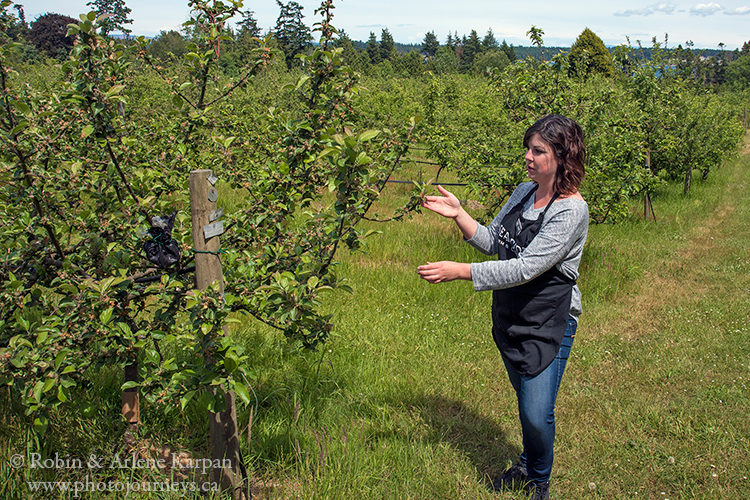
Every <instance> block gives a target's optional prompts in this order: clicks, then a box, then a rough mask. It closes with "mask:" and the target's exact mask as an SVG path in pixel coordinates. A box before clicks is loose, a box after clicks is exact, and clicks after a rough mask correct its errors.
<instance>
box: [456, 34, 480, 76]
mask: <svg viewBox="0 0 750 500" xmlns="http://www.w3.org/2000/svg"><path fill="white" fill-rule="evenodd" d="M481 51H482V44H481V42H480V41H479V35H477V32H476V30H471V33H470V34H469V37H468V38H467V39H466V42H465V43H464V44H463V52H462V54H461V68H462V69H463V71H468V69H469V68H471V66H472V65H473V64H474V59H475V58H476V56H477V55H478V54H479V53H480V52H481Z"/></svg>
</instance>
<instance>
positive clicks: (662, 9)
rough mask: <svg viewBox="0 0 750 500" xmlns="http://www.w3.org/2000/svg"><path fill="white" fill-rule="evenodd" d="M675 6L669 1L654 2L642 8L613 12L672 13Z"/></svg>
mask: <svg viewBox="0 0 750 500" xmlns="http://www.w3.org/2000/svg"><path fill="white" fill-rule="evenodd" d="M674 10H675V6H674V5H673V4H671V3H669V2H662V3H655V4H652V5H649V6H648V7H643V8H642V9H628V10H624V11H622V12H615V15H616V16H622V17H630V16H650V15H652V14H672V13H673V12H674Z"/></svg>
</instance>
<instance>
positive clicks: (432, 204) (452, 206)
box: [422, 185, 461, 219]
mask: <svg viewBox="0 0 750 500" xmlns="http://www.w3.org/2000/svg"><path fill="white" fill-rule="evenodd" d="M437 189H438V191H440V194H442V195H443V196H425V198H424V200H422V206H423V207H424V208H426V209H427V210H432V211H433V212H435V213H436V214H440V215H442V216H443V217H449V218H451V219H455V218H456V217H458V214H460V213H461V202H460V201H459V200H458V198H456V197H455V195H453V193H451V192H449V191H448V190H447V189H445V188H443V186H441V185H438V187H437Z"/></svg>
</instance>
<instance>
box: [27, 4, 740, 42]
mask: <svg viewBox="0 0 750 500" xmlns="http://www.w3.org/2000/svg"><path fill="white" fill-rule="evenodd" d="M16 2H17V3H20V4H22V5H23V6H24V10H25V13H26V19H27V21H32V20H34V19H35V18H36V17H37V16H39V15H40V14H43V13H46V12H55V13H59V14H65V15H68V16H71V17H76V18H77V17H78V14H80V13H83V12H87V11H88V10H90V8H89V7H87V6H86V0H54V1H51V0H26V1H24V0H16ZM125 3H126V5H127V6H128V7H130V8H131V9H132V12H131V14H130V17H131V19H133V24H131V25H129V27H130V28H131V29H132V31H133V34H134V35H146V36H154V35H157V34H158V33H159V32H160V31H161V30H170V29H175V30H179V29H180V27H181V24H182V23H183V22H184V21H186V20H187V19H188V17H189V9H188V6H187V5H188V2H187V0H125ZM298 3H299V4H300V5H302V6H303V14H304V15H305V19H304V21H305V23H306V24H307V25H308V26H312V24H313V23H314V22H316V21H317V18H316V17H315V16H314V11H315V9H316V8H317V7H318V6H319V5H320V1H319V0H312V1H311V0H298ZM335 5H336V10H335V11H334V16H335V17H334V23H333V24H334V26H336V27H337V28H339V29H343V30H344V31H346V33H347V34H348V35H349V37H350V38H352V39H354V40H363V41H364V40H367V38H368V37H369V34H370V32H374V33H375V34H376V35H377V37H378V39H380V34H381V31H382V30H383V28H388V30H389V31H390V32H391V34H392V35H393V38H394V39H395V41H397V42H401V43H421V42H422V40H423V39H424V35H425V33H426V32H428V31H434V32H435V34H436V35H437V37H438V40H439V41H440V43H441V44H442V43H444V42H445V40H446V38H447V36H448V33H454V32H456V31H457V32H458V34H459V35H468V34H469V33H470V32H471V30H472V29H474V30H476V31H477V33H479V35H480V37H482V36H484V34H485V33H486V32H487V30H488V29H492V31H493V32H494V34H495V38H497V40H498V41H501V40H503V39H505V40H507V41H508V43H512V44H514V45H530V42H529V39H528V38H527V36H526V32H527V31H528V30H529V28H530V27H531V26H532V25H534V26H537V27H538V28H541V29H542V30H544V44H545V45H546V46H570V45H571V44H572V43H573V41H575V39H576V37H577V36H578V35H579V34H580V33H581V31H583V29H584V28H587V27H588V28H589V29H591V30H592V31H594V32H595V33H596V34H597V35H599V37H600V38H601V39H602V40H603V41H604V43H605V45H607V46H614V45H619V44H623V43H627V38H628V37H629V38H630V41H631V43H632V44H634V45H635V44H636V42H637V41H641V42H642V43H643V44H644V45H645V46H650V45H651V39H652V38H653V37H656V38H657V39H658V40H659V41H664V37H665V34H666V35H668V40H669V43H668V45H669V46H670V47H672V46H677V44H683V45H685V43H686V42H688V41H692V42H693V43H694V44H695V47H696V48H709V49H715V48H718V47H719V43H723V44H724V47H725V49H728V50H733V49H735V48H739V47H742V44H743V43H744V42H746V41H748V40H750V29H748V28H750V0H740V1H721V3H716V2H711V1H708V2H705V3H703V2H701V1H700V0H698V1H696V0H693V1H686V2H650V1H640V0H632V1H630V2H618V1H612V2H602V1H581V0H567V1H564V2H551V1H548V2H543V1H537V0H525V1H518V0H489V1H488V0H484V1H483V0H462V1H460V2H455V1H446V0H411V1H410V0H401V1H395V0H379V1H373V0H339V1H337V2H335ZM243 10H252V11H254V12H255V18H256V19H257V20H258V24H259V25H260V26H261V28H262V29H263V31H264V32H265V31H267V30H268V29H270V28H272V27H273V25H274V24H275V23H276V18H277V17H278V15H279V7H278V5H277V4H276V1H275V0H255V1H253V0H247V1H246V2H245V5H244V7H243Z"/></svg>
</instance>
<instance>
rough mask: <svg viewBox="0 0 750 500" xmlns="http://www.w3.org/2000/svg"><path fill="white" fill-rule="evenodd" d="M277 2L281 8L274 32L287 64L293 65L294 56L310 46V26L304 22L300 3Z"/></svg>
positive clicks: (277, 0) (278, 0)
mask: <svg viewBox="0 0 750 500" xmlns="http://www.w3.org/2000/svg"><path fill="white" fill-rule="evenodd" d="M276 3H277V4H278V6H279V9H280V10H279V17H278V18H276V26H274V28H273V31H272V33H273V36H274V37H275V38H276V40H277V41H278V43H279V48H281V50H282V51H283V52H284V56H285V57H286V64H287V66H289V67H291V66H292V63H293V62H294V58H295V57H297V55H299V54H302V53H304V52H305V51H306V50H307V49H308V48H309V47H310V44H311V42H312V35H311V34H310V28H308V27H307V26H305V23H303V22H302V18H303V17H304V16H303V14H302V6H301V5H300V4H299V3H297V2H294V1H290V2H289V3H286V4H284V3H281V1H280V0H276Z"/></svg>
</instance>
